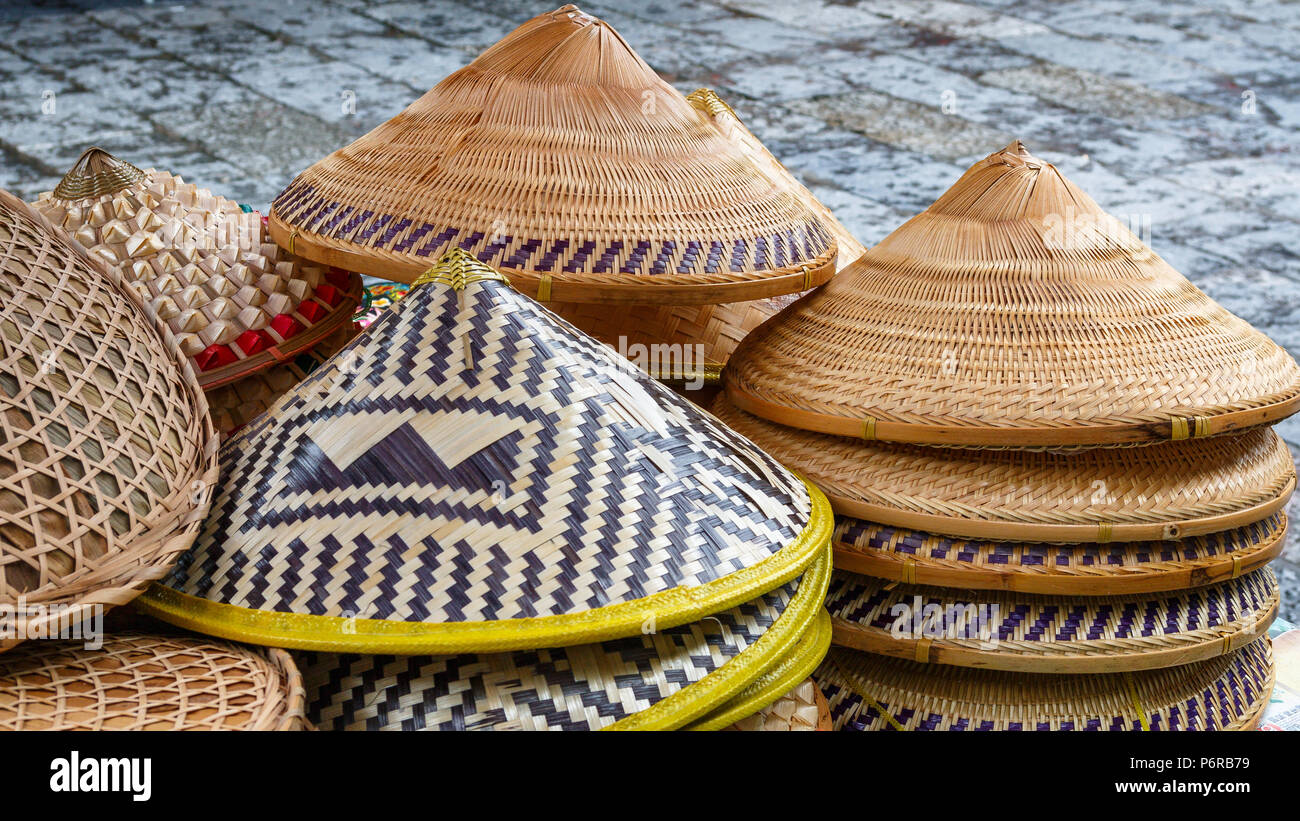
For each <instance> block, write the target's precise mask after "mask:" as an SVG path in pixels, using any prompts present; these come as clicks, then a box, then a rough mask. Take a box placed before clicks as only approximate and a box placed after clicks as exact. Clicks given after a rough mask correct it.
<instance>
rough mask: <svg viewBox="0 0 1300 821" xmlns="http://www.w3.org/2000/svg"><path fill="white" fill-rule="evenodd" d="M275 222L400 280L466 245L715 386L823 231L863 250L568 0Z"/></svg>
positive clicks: (742, 140) (294, 186)
mask: <svg viewBox="0 0 1300 821" xmlns="http://www.w3.org/2000/svg"><path fill="white" fill-rule="evenodd" d="M270 229H271V234H272V236H273V237H274V238H275V240H276V241H277V242H278V243H280V245H282V246H284V247H285V248H287V249H289V250H290V251H292V252H294V253H297V254H301V255H303V256H305V257H307V258H309V259H313V260H315V261H317V262H320V263H325V264H331V265H340V266H342V267H345V268H348V269H351V270H358V271H362V272H364V273H368V274H374V275H376V276H382V277H392V278H395V279H398V280H401V281H405V282H410V281H412V280H413V279H414V278H415V277H416V276H418V275H419V274H420V272H421V271H423V270H425V269H426V268H428V267H429V265H430V264H431V262H432V261H433V260H434V259H436V258H437V256H438V255H439V254H441V253H443V252H444V251H446V250H448V249H452V248H459V249H462V250H464V251H467V252H468V253H470V254H471V255H472V256H474V257H475V258H476V259H478V260H479V261H481V262H484V263H487V264H489V265H492V266H493V267H495V268H497V269H499V270H502V271H504V272H506V273H507V274H508V275H509V276H510V278H511V282H512V283H513V284H514V286H515V287H516V288H517V289H518V290H519V291H521V292H522V293H525V294H528V295H529V296H533V297H536V298H537V299H538V300H540V301H543V302H546V303H548V304H550V305H553V306H555V307H556V308H557V312H558V313H559V314H560V315H561V316H563V317H565V318H566V319H568V320H570V321H572V322H573V323H574V324H575V325H577V326H578V327H580V328H582V329H584V330H587V331H589V332H591V333H593V334H594V335H596V336H597V337H598V338H600V339H601V340H602V341H606V342H608V343H610V344H613V345H614V346H615V347H622V348H623V350H625V351H626V350H629V349H631V350H634V351H635V350H636V348H635V346H637V345H642V346H649V345H659V346H665V345H673V346H677V347H675V348H672V349H669V352H666V353H663V354H662V355H655V356H653V357H651V356H645V357H643V360H644V361H642V363H641V364H642V365H643V366H644V367H645V368H646V369H647V370H649V371H650V372H652V373H653V374H654V375H656V376H663V377H664V378H667V379H674V378H675V379H678V380H681V381H694V380H695V379H697V378H699V379H705V378H707V377H709V376H711V377H712V378H713V381H714V382H716V378H717V373H718V371H719V369H720V366H721V363H722V362H724V361H725V358H726V356H727V355H729V354H730V352H731V350H732V349H734V347H735V344H736V343H737V342H738V341H739V339H740V337H741V336H743V335H744V333H745V332H746V331H748V330H749V329H751V328H752V327H754V326H756V325H757V324H758V323H759V322H761V321H762V320H763V319H765V318H766V317H768V316H770V315H771V314H773V313H774V312H775V311H776V310H777V309H779V308H780V307H782V303H771V302H769V300H770V299H772V298H779V297H781V296H784V295H787V294H794V293H797V292H801V291H805V290H808V289H809V288H811V287H813V286H816V285H819V284H821V283H823V282H825V281H826V280H827V279H828V278H829V277H830V276H831V274H832V273H833V272H834V270H835V263H836V258H837V237H840V238H841V239H840V240H839V242H844V243H845V244H846V245H847V246H848V247H840V249H839V255H840V256H841V257H844V256H851V255H852V253H853V252H854V251H857V252H860V251H861V246H858V245H857V243H856V242H855V241H853V240H852V239H851V238H849V237H848V234H847V232H846V231H844V230H843V228H842V227H841V226H839V224H838V223H837V222H835V220H834V218H833V217H831V216H830V213H829V211H827V210H826V209H825V208H824V207H822V206H821V205H820V204H818V203H817V202H816V200H815V199H814V198H813V197H812V195H811V194H810V193H809V192H808V191H807V190H806V189H804V188H803V187H802V186H801V185H799V183H798V182H797V181H795V180H794V178H793V177H791V176H790V174H789V172H787V171H786V170H785V169H784V168H782V167H781V166H780V164H779V163H777V162H776V161H775V160H774V159H773V158H772V157H771V155H770V154H768V153H767V152H766V151H765V150H763V149H762V147H761V145H759V144H758V142H757V140H754V139H753V136H752V135H751V134H749V132H748V131H746V130H745V128H744V126H743V125H741V124H740V123H739V121H738V120H736V119H735V117H734V114H732V113H731V112H730V110H729V109H727V108H726V107H725V105H722V104H721V103H720V101H718V100H717V98H716V95H713V94H712V93H711V92H706V91H701V92H697V93H696V94H694V95H692V96H691V98H690V99H688V98H686V97H684V96H683V95H682V94H681V93H680V92H678V91H677V90H675V89H674V88H672V87H671V86H670V85H668V84H667V83H665V82H664V81H663V80H662V79H660V78H659V76H658V75H656V74H655V72H654V71H653V70H652V69H651V68H650V66H648V65H647V64H646V63H645V62H644V61H643V60H642V59H641V58H640V57H639V56H638V55H637V54H636V52H635V51H633V50H632V48H631V47H630V46H629V45H628V44H627V43H626V42H625V41H624V40H623V38H622V37H620V36H619V35H618V33H617V32H615V31H614V29H613V28H612V27H610V26H609V25H608V24H606V23H605V22H603V21H601V20H598V19H596V18H594V17H591V16H589V15H587V14H584V13H583V12H582V11H580V10H579V9H577V8H576V7H574V6H571V5H570V6H564V7H563V8H560V9H556V10H555V11H552V12H549V13H546V14H541V15H539V16H537V17H535V18H533V19H532V20H529V21H528V22H526V23H524V24H523V25H521V26H520V27H519V28H517V29H516V30H515V31H513V32H511V33H510V34H509V35H507V36H506V37H505V38H503V39H502V40H501V41H500V42H498V43H497V44H495V45H494V46H492V47H491V48H489V49H487V50H486V51H485V52H483V53H482V54H481V55H480V56H479V57H478V58H477V59H475V60H474V61H473V62H472V63H470V64H469V65H468V66H466V67H465V68H463V69H461V70H460V71H457V72H455V73H454V74H452V75H450V76H449V77H447V78H446V79H444V80H443V81H442V82H440V83H438V84H437V85H436V86H435V87H434V88H433V89H432V90H430V91H429V92H428V93H427V94H425V95H424V96H423V97H421V98H420V99H418V100H416V101H415V102H414V103H412V104H411V105H410V106H409V107H408V108H407V109H406V110H405V111H403V112H401V113H400V114H398V115H397V116H396V117H394V118H393V119H391V120H389V121H388V122H386V123H384V124H382V125H380V126H379V127H378V128H376V129H375V130H374V131H372V132H370V133H369V134H367V135H365V136H363V137H361V138H360V139H358V140H357V141H356V142H354V143H352V144H351V145H349V146H347V147H345V148H342V149H340V150H339V151H336V152H335V153H333V154H331V155H330V156H328V157H326V158H325V159H323V160H321V161H320V162H318V163H316V164H315V165H313V166H311V167H309V168H308V169H306V170H305V171H304V172H303V173H302V174H300V175H299V176H298V177H297V178H296V179H295V180H294V181H293V182H292V183H290V185H289V186H288V187H287V188H286V189H285V190H284V191H283V192H282V193H281V194H280V195H279V197H278V198H277V199H276V200H275V202H274V203H273V204H272V209H271V215H270ZM620 340H621V341H622V345H621V346H620V345H619V343H620ZM688 346H689V347H688ZM655 350H656V351H659V350H661V349H660V348H656V349H655ZM670 356H671V357H673V358H671V359H669V358H668V357H670Z"/></svg>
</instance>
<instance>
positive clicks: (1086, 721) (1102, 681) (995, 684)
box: [814, 638, 1273, 731]
mask: <svg viewBox="0 0 1300 821" xmlns="http://www.w3.org/2000/svg"><path fill="white" fill-rule="evenodd" d="M814 678H815V679H817V683H818V684H819V685H820V686H821V688H822V692H824V693H825V694H826V698H827V700H828V701H830V705H831V720H832V721H833V722H834V725H835V729H837V730H885V731H890V730H894V731H899V730H938V731H953V730H1021V731H1024V730H1038V731H1043V730H1052V731H1081V730H1251V729H1254V727H1255V725H1256V724H1257V723H1258V722H1259V719H1260V716H1261V715H1263V713H1264V710H1265V709H1266V708H1267V707H1268V700H1269V694H1270V693H1271V692H1272V690H1273V653H1272V649H1271V646H1270V644H1269V640H1268V639H1267V638H1260V639H1256V640H1255V641H1253V642H1251V643H1250V644H1248V645H1246V646H1245V647H1243V648H1241V649H1240V650H1235V651H1233V652H1232V653H1229V654H1227V655H1223V656H1218V657H1216V658H1212V659H1209V660H1208V661H1199V662H1195V663H1193V664H1184V665H1180V666H1177V667H1167V668H1164V669H1162V670H1143V671H1139V672H1135V673H1102V674H1098V675H1067V674H1038V675H1025V674H1022V673H1009V672H1005V671H1002V670H969V669H965V668H961V667H945V666H937V665H930V664H919V663H917V662H914V661H901V660H899V659H891V658H886V657H885V656H879V655H875V654H869V653H859V652H856V651H854V650H843V649H838V648H833V649H832V650H831V652H830V655H828V656H827V658H826V661H825V662H824V663H823V664H822V666H821V667H820V668H818V670H817V673H816V674H815V675H814Z"/></svg>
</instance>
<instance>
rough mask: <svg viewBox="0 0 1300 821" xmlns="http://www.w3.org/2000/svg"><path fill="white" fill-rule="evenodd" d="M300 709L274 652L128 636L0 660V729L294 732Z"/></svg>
mask: <svg viewBox="0 0 1300 821" xmlns="http://www.w3.org/2000/svg"><path fill="white" fill-rule="evenodd" d="M303 708H304V689H303V683H302V676H301V675H300V674H299V673H298V669H297V667H296V666H295V665H294V662H293V659H292V658H290V656H289V654H288V653H286V652H285V651H283V650H276V649H273V648H249V647H241V646H238V645H234V644H228V643H226V642H221V641H212V640H209V639H203V638H196V637H192V636H164V635H148V634H144V633H131V632H128V633H121V634H115V635H112V636H109V637H106V638H105V639H104V644H103V646H102V647H99V648H96V649H89V648H87V647H86V646H85V645H84V644H79V643H76V642H70V641H58V642H48V641H42V642H29V643H27V644H25V645H23V646H22V647H20V648H18V649H17V650H14V651H13V652H10V653H5V654H4V655H3V656H0V730H64V731H66V730H298V729H304V719H303Z"/></svg>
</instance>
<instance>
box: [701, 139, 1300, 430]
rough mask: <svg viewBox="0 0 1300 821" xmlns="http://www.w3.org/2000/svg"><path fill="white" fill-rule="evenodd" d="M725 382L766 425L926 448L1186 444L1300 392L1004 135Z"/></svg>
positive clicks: (1226, 317) (1271, 360)
mask: <svg viewBox="0 0 1300 821" xmlns="http://www.w3.org/2000/svg"><path fill="white" fill-rule="evenodd" d="M724 379H725V383H726V386H727V391H728V393H729V394H730V395H731V397H732V398H733V400H734V401H735V403H736V404H737V405H738V406H739V407H741V408H742V409H744V410H747V411H749V412H751V413H754V414H757V415H760V416H763V417H766V418H768V419H770V420H772V421H775V422H781V423H783V424H787V425H792V426H795V427H800V428H805V429H808V430H816V431H822V432H825V433H836V434H841V435H846V436H863V435H864V433H866V434H868V435H870V436H873V437H875V438H878V439H884V440H890V441H900V442H916V443H923V444H940V445H982V446H1001V445H1010V446H1017V447H1028V446H1059V445H1103V444H1122V443H1150V442H1158V441H1164V440H1169V439H1186V438H1194V437H1200V436H1210V435H1214V434H1218V433H1223V432H1227V431H1232V430H1239V429H1242V428H1246V427H1250V426H1253V425H1259V424H1262V423H1267V422H1272V421H1276V420H1278V419H1281V418H1283V417H1285V416H1288V415H1290V414H1291V413H1293V412H1294V411H1295V410H1296V408H1297V405H1298V403H1300V367H1298V366H1297V365H1296V363H1295V360H1293V359H1292V358H1291V356H1290V355H1289V354H1287V352H1286V351H1284V350H1283V349H1282V348H1280V347H1278V346H1277V345H1276V344H1274V343H1273V342H1272V341H1270V340H1269V339H1268V338H1267V337H1265V336H1264V335H1263V334H1261V333H1259V332H1258V331H1256V330H1255V329H1253V328H1252V327H1250V325H1248V324H1247V323H1246V322H1244V321H1243V320H1241V319H1239V318H1237V317H1235V316H1233V315H1232V314H1230V313H1228V311H1226V310H1225V309H1224V308H1222V307H1221V306H1220V305H1218V304H1217V303H1215V302H1214V301H1213V300H1211V299H1210V298H1209V297H1208V296H1206V295H1205V294H1204V293H1202V292H1201V291H1200V290H1198V289H1197V288H1196V287H1195V286H1194V285H1192V284H1191V283H1190V282H1188V281H1187V280H1186V279H1185V278H1184V277H1183V276H1182V275H1181V274H1179V273H1178V272H1177V271H1175V270H1174V269H1173V268H1171V267H1170V266H1169V265H1168V264H1167V263H1166V262H1165V261H1164V260H1162V259H1161V258H1160V257H1159V256H1157V255H1156V254H1155V253H1154V252H1153V251H1152V250H1151V249H1150V248H1149V247H1148V246H1147V245H1146V244H1144V243H1143V242H1142V241H1140V240H1139V239H1138V238H1137V237H1136V236H1134V234H1133V233H1132V232H1131V231H1129V230H1128V228H1127V227H1125V226H1124V225H1123V224H1121V223H1120V221H1119V220H1116V219H1115V218H1113V217H1111V216H1109V215H1107V214H1106V213H1104V212H1103V211H1102V210H1101V208H1099V207H1098V206H1097V204H1096V203H1095V202H1093V201H1092V199H1090V198H1089V197H1088V195H1087V194H1085V193H1083V192H1082V191H1081V190H1079V189H1078V188H1077V187H1075V186H1074V185H1073V184H1071V183H1070V182H1069V181H1068V180H1066V179H1065V177H1064V176H1063V175H1062V174H1061V173H1060V172H1059V171H1058V170H1057V169H1056V168H1054V167H1053V166H1052V165H1050V164H1048V163H1045V162H1043V161H1041V160H1038V159H1036V158H1034V157H1032V156H1030V155H1029V153H1028V152H1027V151H1026V150H1025V148H1024V146H1023V145H1021V144H1020V143H1019V142H1015V143H1012V144H1011V145H1010V146H1008V147H1007V148H1006V149H1004V150H1002V151H998V152H996V153H994V154H991V155H990V156H989V157H987V158H986V159H983V160H981V161H979V162H978V163H976V164H975V165H973V166H972V167H971V168H970V170H969V171H967V172H966V173H965V174H964V175H963V176H962V178H961V179H960V180H958V181H957V183H956V184H955V185H953V187H952V188H950V189H949V190H948V191H947V192H946V193H945V194H944V195H943V196H941V197H940V198H939V199H938V200H937V201H936V202H935V203H934V204H933V205H931V206H930V208H928V209H927V210H926V211H925V212H923V213H921V214H919V215H918V216H916V217H913V218H912V219H911V220H909V221H908V222H907V223H905V224H904V225H903V226H902V227H900V228H899V229H897V230H896V231H894V232H893V233H892V234H890V235H889V236H888V237H886V238H885V239H884V240H883V241H882V242H881V243H880V244H879V245H877V246H875V247H874V248H872V249H871V250H870V251H868V252H867V253H866V254H864V255H863V256H862V257H861V258H859V259H858V261H857V262H856V263H854V264H853V265H851V266H849V267H848V268H846V269H845V270H844V271H843V273H842V274H841V275H839V276H837V277H836V278H835V279H834V281H832V282H831V283H830V284H828V285H827V286H826V287H825V288H822V289H820V290H819V291H817V292H815V293H813V294H811V295H809V296H807V297H805V298H804V299H802V300H801V301H799V302H798V303H796V304H795V305H794V306H792V307H791V308H790V309H788V310H786V311H784V312H782V313H781V314H780V315H779V316H777V317H775V318H773V319H772V320H770V321H768V322H767V323H765V324H764V325H763V326H762V327H760V328H759V329H757V330H756V331H755V332H754V333H752V334H750V336H749V337H747V338H746V339H745V341H744V342H743V343H742V344H741V346H740V347H739V348H738V349H737V351H736V353H735V354H734V356H733V357H732V359H731V360H730V362H729V365H728V369H727V372H726V374H725V377H724Z"/></svg>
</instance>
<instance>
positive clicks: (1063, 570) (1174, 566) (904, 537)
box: [832, 513, 1287, 596]
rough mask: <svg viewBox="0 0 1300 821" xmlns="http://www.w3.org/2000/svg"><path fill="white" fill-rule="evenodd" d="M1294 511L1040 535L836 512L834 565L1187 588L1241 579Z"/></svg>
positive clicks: (1269, 553) (919, 578)
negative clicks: (927, 526) (1210, 527)
mask: <svg viewBox="0 0 1300 821" xmlns="http://www.w3.org/2000/svg"><path fill="white" fill-rule="evenodd" d="M1286 528H1287V518H1286V514H1284V513H1274V514H1273V515H1272V516H1269V517H1267V518H1265V519H1260V520H1259V521H1258V522H1253V523H1251V524H1248V525H1243V526H1241V527H1237V528H1233V529H1231V530H1221V531H1219V532H1217V533H1206V534H1204V535H1201V536H1189V537H1187V538H1183V539H1170V540H1164V541H1145V542H1109V543H1106V544H1095V543H1094V544H1042V543H1037V542H1007V541H992V540H987V539H960V538H955V537H952V536H941V535H937V534H933V533H924V532H921V531H916V530H907V529H905V528H899V527H890V526H888V525H880V524H876V523H875V522H866V521H862V520H861V519H851V518H849V517H847V516H836V517H835V535H834V536H833V537H832V543H833V545H834V548H835V566H836V567H837V568H844V569H845V570H851V571H854V572H856V573H865V574H866V575H869V576H877V577H879V578H883V579H890V580H892V581H901V582H908V583H915V584H934V585H943V586H948V587H963V588H971V589H976V590H1018V591H1020V592H1022V593H1041V594H1060V595H1069V596H1095V595H1110V594H1125V595H1132V594H1136V593H1154V592H1161V591H1168V590H1185V589H1187V588H1190V587H1202V586H1204V585H1207V584H1213V583H1215V582H1221V581H1227V580H1230V579H1236V578H1240V577H1241V576H1242V575H1243V574H1245V573H1249V572H1250V571H1252V570H1255V569H1256V568H1259V567H1263V566H1264V565H1265V564H1267V563H1268V562H1269V561H1271V560H1272V559H1274V558H1276V557H1277V556H1278V554H1279V553H1281V552H1282V548H1283V547H1284V546H1285V544H1286Z"/></svg>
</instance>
